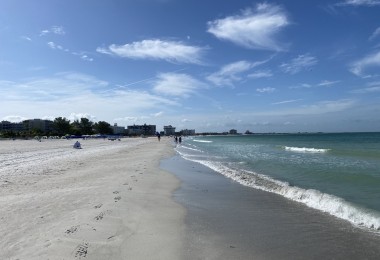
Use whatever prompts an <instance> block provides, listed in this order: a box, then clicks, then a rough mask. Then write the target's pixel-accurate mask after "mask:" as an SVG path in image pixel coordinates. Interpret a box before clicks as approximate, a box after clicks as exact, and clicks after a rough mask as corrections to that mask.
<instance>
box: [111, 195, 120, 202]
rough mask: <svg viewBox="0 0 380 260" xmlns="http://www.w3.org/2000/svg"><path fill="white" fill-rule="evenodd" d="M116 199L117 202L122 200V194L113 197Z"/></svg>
mask: <svg viewBox="0 0 380 260" xmlns="http://www.w3.org/2000/svg"><path fill="white" fill-rule="evenodd" d="M113 199H114V200H115V202H118V201H119V200H121V196H117V197H115V198H113Z"/></svg>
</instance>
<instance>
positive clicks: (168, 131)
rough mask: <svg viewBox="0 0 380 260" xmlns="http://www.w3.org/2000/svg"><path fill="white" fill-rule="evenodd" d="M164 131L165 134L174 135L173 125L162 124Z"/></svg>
mask: <svg viewBox="0 0 380 260" xmlns="http://www.w3.org/2000/svg"><path fill="white" fill-rule="evenodd" d="M164 133H165V135H175V127H172V126H171V125H168V126H164Z"/></svg>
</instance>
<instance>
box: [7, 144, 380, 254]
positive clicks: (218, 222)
mask: <svg viewBox="0 0 380 260" xmlns="http://www.w3.org/2000/svg"><path fill="white" fill-rule="evenodd" d="M74 142H75V141H73V140H43V141H42V142H37V141H35V140H30V141H1V142H0V158H1V159H0V208H1V212H0V220H1V221H0V233H1V234H2V236H1V238H0V259H12V260H13V259H20V260H21V259H378V257H379V255H380V249H379V246H378V245H379V244H380V237H379V236H378V235H376V234H371V233H370V232H367V231H365V230H361V229H359V228H357V227H354V226H352V225H351V224H349V223H347V222H344V221H342V220H339V219H337V218H334V217H332V216H329V215H327V214H325V213H323V212H320V211H317V210H314V209H310V208H307V207H305V206H304V205H302V204H299V203H296V202H293V201H290V200H287V199H285V198H283V197H281V196H278V195H276V194H272V193H268V192H265V191H260V190H257V189H253V188H249V187H245V186H242V185H240V184H239V183H237V182H235V181H233V180H231V179H228V178H226V177H224V176H222V175H220V174H218V173H216V172H214V171H212V170H211V169H209V168H207V167H205V166H202V165H200V164H197V163H194V162H190V161H187V160H184V159H183V158H181V157H180V156H178V155H175V151H174V149H173V143H172V140H171V139H168V138H162V139H161V142H158V141H157V139H156V138H125V139H122V140H121V141H108V140H80V142H81V144H82V149H73V148H72V145H73V143H74Z"/></svg>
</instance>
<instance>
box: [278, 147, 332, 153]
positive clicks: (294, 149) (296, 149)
mask: <svg viewBox="0 0 380 260" xmlns="http://www.w3.org/2000/svg"><path fill="white" fill-rule="evenodd" d="M284 149H285V150H286V151H291V152H297V153H326V152H328V151H330V149H317V148H306V147H291V146H284Z"/></svg>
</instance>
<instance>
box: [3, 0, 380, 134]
mask: <svg viewBox="0 0 380 260" xmlns="http://www.w3.org/2000/svg"><path fill="white" fill-rule="evenodd" d="M379 17H380V0H330V1H322V0H318V1H317V0H310V1H305V0H291V1H266V2H263V1H245V0H233V1H232V0H231V1H227V0H225V1H216V0H192V1H185V0H124V1H122V0H114V1H110V0H97V1H94V0H81V1H77V0H66V1H58V0H46V1H45V0H37V1H29V0H2V1H0V95H1V101H0V102H1V103H0V104H1V105H0V120H9V121H20V120H23V119H29V118H47V119H54V118H55V117H58V116H62V117H66V118H68V119H70V120H74V119H78V118H80V117H87V118H89V119H91V120H93V121H95V122H97V121H107V122H109V123H111V124H114V123H117V124H118V125H121V126H127V125H131V124H144V123H147V124H156V125H157V129H158V130H162V128H163V126H164V125H169V124H171V125H173V126H175V127H177V130H181V129H195V130H196V131H197V132H205V131H228V130H230V129H232V128H234V129H237V130H238V131H240V132H244V131H246V130H250V131H253V132H299V131H300V132H304V131H309V132H314V131H325V132H336V131H337V132H341V131H379V130H380V116H379V114H380V18H379Z"/></svg>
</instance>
